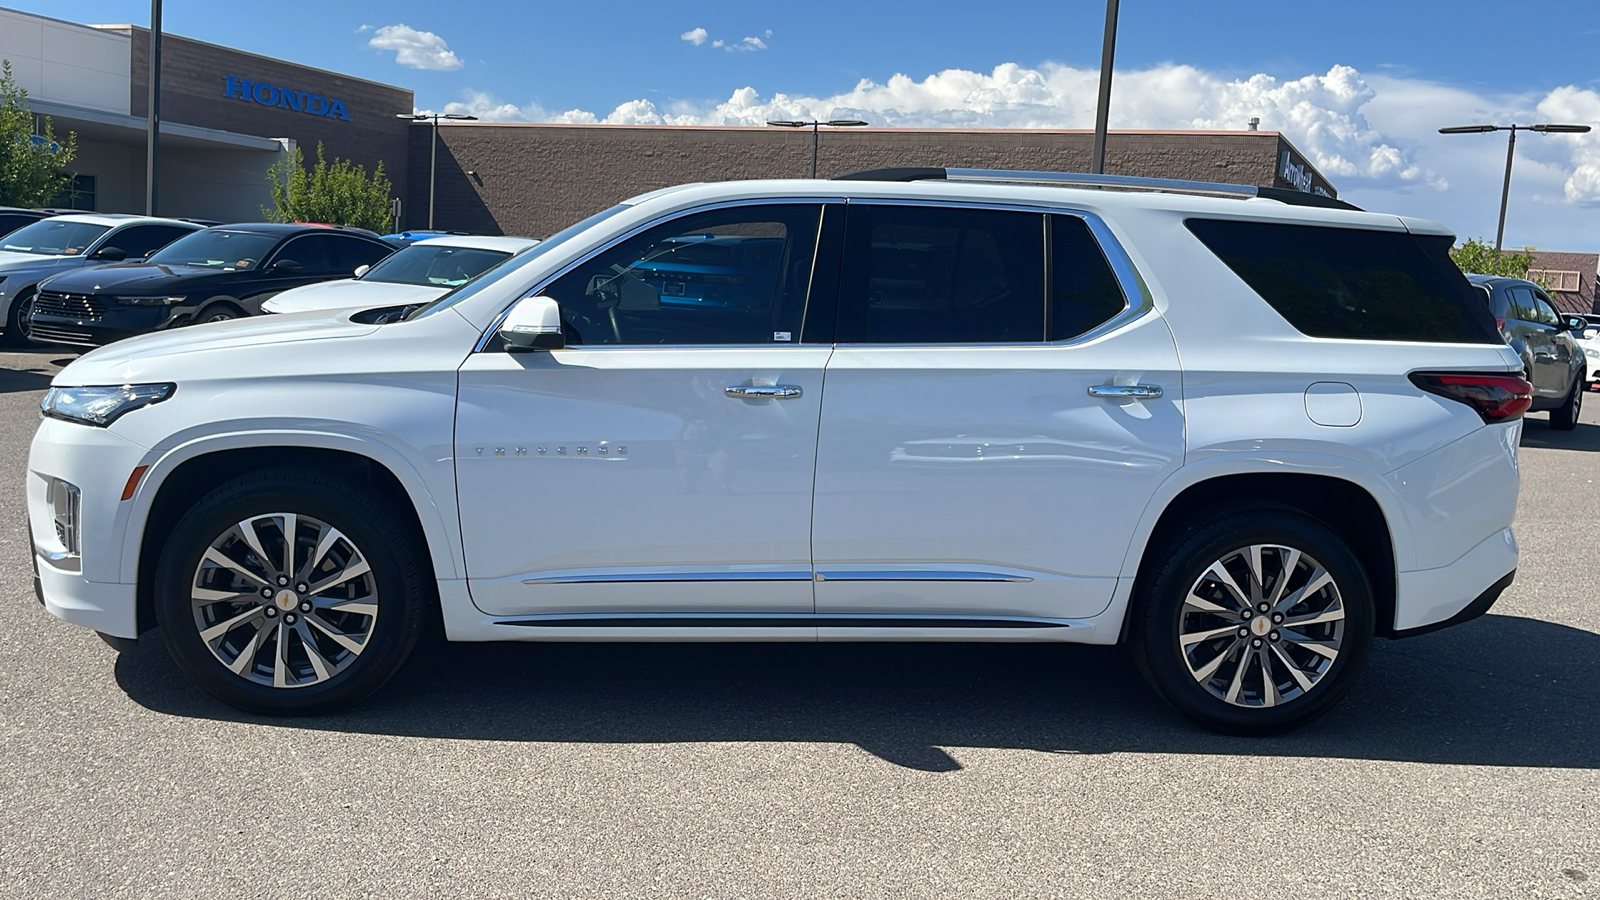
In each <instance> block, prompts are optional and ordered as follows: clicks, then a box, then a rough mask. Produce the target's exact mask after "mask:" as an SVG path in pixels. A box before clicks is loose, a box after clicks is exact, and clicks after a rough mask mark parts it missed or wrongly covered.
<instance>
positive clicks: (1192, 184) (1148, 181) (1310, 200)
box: [834, 166, 1361, 212]
mask: <svg viewBox="0 0 1600 900" xmlns="http://www.w3.org/2000/svg"><path fill="white" fill-rule="evenodd" d="M834 180H835V181H969V182H986V183H989V184H1048V185H1057V186H1060V187H1086V188H1108V189H1112V190H1124V191H1167V192H1171V193H1176V194H1205V195H1209V196H1217V197H1237V198H1239V199H1249V198H1251V197H1261V198H1263V199H1266V200H1277V201H1278V202H1280V203H1287V204H1290V205H1292V206H1318V207H1323V208H1326V209H1349V210H1355V211H1357V212H1359V211H1360V210H1361V208H1360V207H1358V206H1355V205H1353V204H1350V203H1346V202H1345V201H1343V200H1339V199H1336V198H1333V197H1324V196H1322V195H1321V194H1311V193H1307V192H1305V191H1294V190H1288V189H1286V188H1273V187H1257V186H1256V185H1253V184H1228V183H1224V182H1218V181H1182V180H1179V179H1176V178H1143V177H1139V176H1134V175H1091V174H1089V173H1087V172H1023V171H1015V170H1011V169H950V168H945V169H939V168H926V167H915V166H902V167H897V168H888V169H865V170H862V171H860V172H851V173H849V174H846V175H837V176H835V177H834Z"/></svg>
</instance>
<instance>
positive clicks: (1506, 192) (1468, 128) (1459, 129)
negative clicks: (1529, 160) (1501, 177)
mask: <svg viewBox="0 0 1600 900" xmlns="http://www.w3.org/2000/svg"><path fill="white" fill-rule="evenodd" d="M1491 131H1505V132H1510V134H1509V136H1508V137H1507V139H1506V180H1505V183H1504V184H1502V185H1501V186H1500V225H1499V226H1498V227H1496V228H1495V231H1494V252H1496V253H1499V252H1500V244H1501V242H1502V241H1503V240H1504V239H1505V235H1506V201H1507V200H1509V199H1510V197H1511V160H1512V159H1513V158H1514V156H1515V154H1516V149H1517V132H1519V131H1537V132H1539V133H1540V134H1588V133H1589V126H1587V125H1454V126H1451V127H1449V128H1441V129H1439V133H1440V134H1488V133H1489V132H1491Z"/></svg>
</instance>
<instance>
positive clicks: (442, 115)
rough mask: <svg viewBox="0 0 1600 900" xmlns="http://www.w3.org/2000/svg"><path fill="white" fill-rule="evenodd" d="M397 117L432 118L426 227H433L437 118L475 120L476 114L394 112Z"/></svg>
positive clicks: (437, 147)
mask: <svg viewBox="0 0 1600 900" xmlns="http://www.w3.org/2000/svg"><path fill="white" fill-rule="evenodd" d="M395 118H397V119H410V120H412V121H414V122H426V121H428V120H429V119H432V120H433V145H432V147H430V148H429V150H428V228H430V229H431V228H433V181H434V175H435V173H436V171H437V169H438V164H439V120H440V119H454V120H456V121H460V122H476V121H478V117H477V116H468V115H464V114H462V113H395Z"/></svg>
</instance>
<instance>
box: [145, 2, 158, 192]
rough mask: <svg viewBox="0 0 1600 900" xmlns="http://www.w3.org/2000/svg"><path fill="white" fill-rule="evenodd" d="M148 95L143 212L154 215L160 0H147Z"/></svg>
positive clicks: (156, 168)
mask: <svg viewBox="0 0 1600 900" xmlns="http://www.w3.org/2000/svg"><path fill="white" fill-rule="evenodd" d="M149 70H150V76H149V79H150V95H149V98H148V100H147V101H146V102H147V106H146V107H145V111H144V127H145V131H146V134H145V148H144V214H145V215H147V216H153V215H155V214H156V176H157V174H158V172H159V168H158V166H159V160H158V158H157V153H158V152H159V151H160V149H161V0H150V65H149Z"/></svg>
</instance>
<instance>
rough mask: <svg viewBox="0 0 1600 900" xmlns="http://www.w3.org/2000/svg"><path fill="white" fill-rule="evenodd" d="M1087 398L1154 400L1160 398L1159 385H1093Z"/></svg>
mask: <svg viewBox="0 0 1600 900" xmlns="http://www.w3.org/2000/svg"><path fill="white" fill-rule="evenodd" d="M1089 396H1091V397H1103V398H1105V399H1107V400H1155V399H1158V398H1159V397H1160V396H1161V385H1159V384H1094V385H1090V386H1089Z"/></svg>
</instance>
